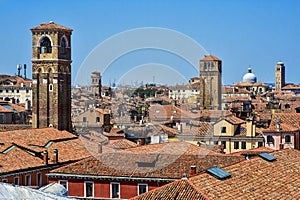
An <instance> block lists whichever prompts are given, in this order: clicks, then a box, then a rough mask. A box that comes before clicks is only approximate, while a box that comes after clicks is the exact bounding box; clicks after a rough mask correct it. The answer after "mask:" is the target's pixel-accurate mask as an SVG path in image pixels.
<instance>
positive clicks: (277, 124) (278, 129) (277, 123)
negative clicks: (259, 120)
mask: <svg viewBox="0 0 300 200" xmlns="http://www.w3.org/2000/svg"><path fill="white" fill-rule="evenodd" d="M280 124H281V119H280V117H277V118H276V128H277V131H278V132H279V131H280V130H281V127H280Z"/></svg>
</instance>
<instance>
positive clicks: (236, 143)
mask: <svg viewBox="0 0 300 200" xmlns="http://www.w3.org/2000/svg"><path fill="white" fill-rule="evenodd" d="M233 146H234V149H239V142H238V141H234V143H233Z"/></svg>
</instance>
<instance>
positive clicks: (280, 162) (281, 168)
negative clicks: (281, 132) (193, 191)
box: [190, 149, 300, 199]
mask: <svg viewBox="0 0 300 200" xmlns="http://www.w3.org/2000/svg"><path fill="white" fill-rule="evenodd" d="M270 154H272V155H273V156H274V157H275V158H276V161H274V162H268V161H266V160H264V159H262V158H260V157H255V158H253V159H250V160H245V161H243V162H240V163H237V164H234V165H231V166H228V167H223V169H224V170H226V171H227V172H228V173H230V174H231V177H230V178H228V179H226V180H218V179H216V178H215V177H213V176H211V175H209V174H207V173H203V174H201V175H199V176H196V177H192V178H191V179H190V181H191V182H192V183H193V184H194V185H195V186H196V187H197V188H199V189H200V190H201V191H202V192H203V193H204V194H205V195H207V196H208V198H210V199H299V198H300V190H299V185H300V178H299V177H300V159H299V157H300V151H299V150H294V149H285V150H281V151H276V152H274V153H270Z"/></svg>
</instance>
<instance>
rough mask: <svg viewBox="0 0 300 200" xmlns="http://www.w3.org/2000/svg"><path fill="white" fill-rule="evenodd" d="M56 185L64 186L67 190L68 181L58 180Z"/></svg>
mask: <svg viewBox="0 0 300 200" xmlns="http://www.w3.org/2000/svg"><path fill="white" fill-rule="evenodd" d="M58 183H59V184H61V185H62V186H64V187H65V188H66V189H68V181H67V180H59V181H58Z"/></svg>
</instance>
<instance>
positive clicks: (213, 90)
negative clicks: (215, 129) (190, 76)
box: [200, 55, 222, 110]
mask: <svg viewBox="0 0 300 200" xmlns="http://www.w3.org/2000/svg"><path fill="white" fill-rule="evenodd" d="M221 95H222V61H221V60H220V59H219V58H217V57H215V56H213V55H208V56H205V57H204V58H202V59H201V60H200V107H201V108H202V109H214V110H219V109H221Z"/></svg>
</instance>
